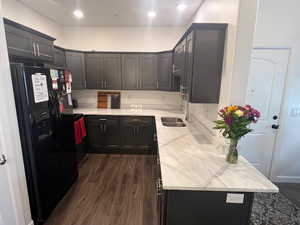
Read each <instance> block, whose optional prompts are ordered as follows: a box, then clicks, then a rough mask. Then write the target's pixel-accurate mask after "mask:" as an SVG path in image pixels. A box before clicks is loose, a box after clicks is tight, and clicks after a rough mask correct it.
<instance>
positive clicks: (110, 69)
mask: <svg viewBox="0 0 300 225" xmlns="http://www.w3.org/2000/svg"><path fill="white" fill-rule="evenodd" d="M102 58H103V59H102V60H103V67H102V77H103V81H104V88H105V89H109V90H120V89H121V87H122V78H121V55H120V54H103V56H102Z"/></svg>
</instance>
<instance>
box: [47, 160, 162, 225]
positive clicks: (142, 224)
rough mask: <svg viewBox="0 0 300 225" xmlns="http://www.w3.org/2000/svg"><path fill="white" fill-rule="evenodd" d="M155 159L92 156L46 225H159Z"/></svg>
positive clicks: (85, 162)
mask: <svg viewBox="0 0 300 225" xmlns="http://www.w3.org/2000/svg"><path fill="white" fill-rule="evenodd" d="M153 162H154V156H150V155H96V154H89V155H88V157H87V158H86V159H85V160H84V162H83V163H82V164H81V166H80V170H79V174H80V175H79V179H78V181H77V182H76V184H75V185H74V186H73V187H72V189H71V190H70V191H69V193H68V194H67V195H66V196H65V198H64V199H63V200H62V201H61V202H60V203H59V205H58V206H57V208H56V209H55V210H54V212H53V213H52V215H51V216H50V218H49V219H48V221H47V223H46V225H157V214H156V189H155V179H154V177H155V175H154V167H153V165H154V163H153Z"/></svg>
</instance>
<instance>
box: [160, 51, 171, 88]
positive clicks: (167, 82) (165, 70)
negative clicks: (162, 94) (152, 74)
mask: <svg viewBox="0 0 300 225" xmlns="http://www.w3.org/2000/svg"><path fill="white" fill-rule="evenodd" d="M157 80H158V89H159V90H163V91H170V90H171V88H172V53H159V54H158V55H157Z"/></svg>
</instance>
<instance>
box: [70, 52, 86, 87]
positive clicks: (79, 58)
mask: <svg viewBox="0 0 300 225" xmlns="http://www.w3.org/2000/svg"><path fill="white" fill-rule="evenodd" d="M66 63H67V68H68V69H69V70H70V71H71V74H72V80H73V82H72V88H73V89H74V90H78V89H84V88H85V87H86V80H85V79H86V78H85V77H86V76H85V60H84V53H81V52H73V51H66Z"/></svg>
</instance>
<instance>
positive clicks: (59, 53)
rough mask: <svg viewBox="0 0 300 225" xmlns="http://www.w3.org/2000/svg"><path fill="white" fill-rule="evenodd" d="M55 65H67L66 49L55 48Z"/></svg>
mask: <svg viewBox="0 0 300 225" xmlns="http://www.w3.org/2000/svg"><path fill="white" fill-rule="evenodd" d="M53 65H54V66H57V67H66V55H65V51H64V50H62V49H58V48H54V61H53Z"/></svg>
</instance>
